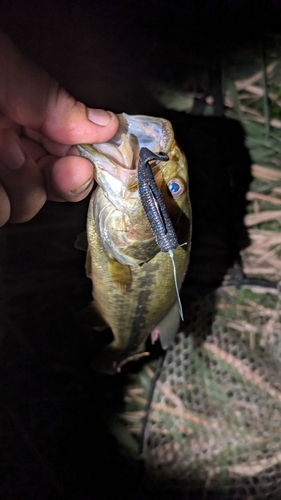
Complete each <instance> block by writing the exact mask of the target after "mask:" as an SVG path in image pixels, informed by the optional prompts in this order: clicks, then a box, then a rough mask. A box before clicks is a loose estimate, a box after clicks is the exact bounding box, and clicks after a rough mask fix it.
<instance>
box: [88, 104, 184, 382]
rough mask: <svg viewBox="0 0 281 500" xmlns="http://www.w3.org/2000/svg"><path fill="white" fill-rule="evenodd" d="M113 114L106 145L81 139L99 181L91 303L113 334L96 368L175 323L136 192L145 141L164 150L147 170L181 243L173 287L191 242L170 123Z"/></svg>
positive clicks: (116, 364)
mask: <svg viewBox="0 0 281 500" xmlns="http://www.w3.org/2000/svg"><path fill="white" fill-rule="evenodd" d="M119 120H120V132H119V134H117V137H115V138H114V139H113V140H112V141H110V143H109V144H108V143H107V144H103V145H93V146H89V145H81V146H79V150H80V153H81V154H82V155H83V156H85V157H86V158H88V159H90V160H91V161H92V163H93V165H94V176H95V179H96V181H97V183H98V187H97V188H96V189H95V190H94V192H93V194H92V197H91V200H90V204H89V210H88V217H87V240H88V250H87V260H86V272H87V276H88V277H89V278H90V279H91V280H92V282H93V298H94V302H93V308H94V309H95V311H96V313H97V314H98V315H99V317H100V318H101V319H102V320H103V322H104V324H105V325H108V326H109V327H110V329H111V331H112V333H113V336H114V340H113V341H112V342H111V343H110V344H109V345H107V346H105V347H103V348H100V349H98V350H97V352H96V353H95V359H94V364H95V366H96V368H97V369H98V370H100V371H103V372H106V373H114V372H116V371H117V370H118V369H119V368H120V366H122V364H124V363H125V362H126V361H128V360H130V359H133V358H136V357H138V355H139V354H141V353H143V352H144V350H145V342H146V340H147V338H148V336H149V335H150V334H152V337H153V339H156V338H157V337H158V335H160V337H161V335H162V344H165V343H166V340H165V339H166V338H167V337H169V336H171V335H173V334H174V333H175V331H173V330H177V329H178V325H179V313H178V304H177V295H176V289H175V282H174V275H173V266H172V261H171V258H170V256H169V254H168V253H166V252H161V251H160V249H159V247H158V246H157V244H156V242H155V239H154V237H153V234H152V232H151V229H150V226H149V223H148V220H147V217H146V215H145V213H144V211H143V208H142V205H141V201H140V198H139V193H138V185H137V160H138V152H139V149H140V147H142V145H143V144H145V146H146V147H148V148H149V149H151V150H153V151H154V152H159V151H164V152H166V153H167V154H168V155H169V161H168V162H167V163H164V162H162V163H159V164H158V165H156V164H155V165H153V166H152V169H153V173H154V177H155V180H156V182H157V184H158V187H159V188H160V190H161V193H162V195H163V198H164V201H165V204H166V207H167V209H168V213H169V215H170V218H171V220H172V222H173V225H174V228H175V231H176V234H177V238H178V241H179V244H183V243H187V245H184V246H182V247H180V246H179V247H178V248H176V249H175V250H174V251H173V253H174V260H175V264H176V270H177V281H178V286H179V287H180V286H181V283H182V281H183V279H184V276H185V273H186V271H187V267H188V262H189V251H190V241H191V208H190V200H189V193H188V171H187V163H186V159H185V156H184V154H183V153H182V152H181V150H180V149H179V146H178V145H177V143H176V141H175V140H174V137H173V130H172V127H171V124H170V123H169V122H168V121H166V120H164V119H161V118H152V117H143V116H134V117H131V116H128V115H125V114H123V115H121V116H120V117H119ZM171 182H172V183H173V186H175V185H176V187H177V186H179V187H180V189H179V190H178V193H177V196H173V195H172V194H171V192H170V190H169V186H170V185H171ZM159 324H160V325H159ZM93 326H94V325H93ZM167 330H170V332H169V331H167ZM163 332H164V333H163Z"/></svg>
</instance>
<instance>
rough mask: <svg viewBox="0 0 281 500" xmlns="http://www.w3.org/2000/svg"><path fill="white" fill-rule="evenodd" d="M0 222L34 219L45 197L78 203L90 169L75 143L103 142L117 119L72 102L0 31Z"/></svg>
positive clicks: (84, 192) (88, 185)
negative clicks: (79, 154)
mask: <svg viewBox="0 0 281 500" xmlns="http://www.w3.org/2000/svg"><path fill="white" fill-rule="evenodd" d="M0 68H1V72H0V226H3V225H4V224H5V223H6V222H8V221H9V222H25V221H28V220H30V219H31V218H32V217H34V216H35V215H36V214H37V213H38V212H39V210H40V209H41V208H42V206H43V205H44V203H45V201H46V199H49V200H53V201H80V200H82V199H83V198H85V196H87V194H88V193H89V192H90V190H91V188H92V185H93V169H92V166H91V164H90V162H89V161H88V160H86V159H85V158H81V157H80V156H78V151H77V148H76V147H75V144H79V143H98V142H104V141H107V140H109V139H110V138H111V137H113V136H114V134H115V133H116V131H117V128H118V119H117V117H116V116H115V115H114V114H113V113H111V112H107V111H104V110H100V109H90V108H87V107H86V106H85V105H84V104H82V103H81V102H77V101H76V100H75V99H74V98H73V97H72V96H70V95H69V94H68V93H67V92H66V91H65V90H64V89H62V88H61V87H60V86H59V84H58V83H57V82H56V81H55V80H53V79H52V78H51V77H50V76H49V75H48V74H47V73H46V72H45V71H43V70H42V69H40V68H38V67H36V66H35V65H34V64H33V63H32V62H31V61H29V60H28V59H27V58H25V57H24V56H23V55H22V54H21V53H20V52H19V51H18V50H17V49H16V47H15V46H14V45H13V44H12V43H11V41H10V40H9V38H8V37H7V36H6V35H5V34H4V33H2V32H0Z"/></svg>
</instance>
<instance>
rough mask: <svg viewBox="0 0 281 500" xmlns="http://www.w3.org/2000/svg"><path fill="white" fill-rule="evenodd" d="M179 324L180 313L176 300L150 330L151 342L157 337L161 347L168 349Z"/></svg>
mask: <svg viewBox="0 0 281 500" xmlns="http://www.w3.org/2000/svg"><path fill="white" fill-rule="evenodd" d="M179 325H180V315H179V308H178V303H177V302H176V303H175V304H174V305H173V306H172V307H171V309H170V310H169V312H168V314H166V316H165V317H164V318H163V319H162V320H161V321H160V323H158V325H157V326H155V328H153V330H152V332H151V340H152V343H154V342H155V341H156V340H157V339H158V338H159V340H160V343H161V346H162V348H163V349H168V347H169V346H170V345H171V343H172V342H173V340H174V338H175V336H176V334H177V332H178V329H179Z"/></svg>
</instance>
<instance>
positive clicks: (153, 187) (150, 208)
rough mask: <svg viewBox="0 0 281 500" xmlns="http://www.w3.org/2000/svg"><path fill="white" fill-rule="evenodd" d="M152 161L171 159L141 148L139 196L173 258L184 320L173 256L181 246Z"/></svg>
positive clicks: (156, 235)
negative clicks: (152, 166)
mask: <svg viewBox="0 0 281 500" xmlns="http://www.w3.org/2000/svg"><path fill="white" fill-rule="evenodd" d="M152 160H156V161H157V160H158V161H168V160H169V157H168V155H166V153H162V152H160V153H152V151H150V150H149V149H147V148H141V150H140V156H139V163H138V187H139V194H140V199H141V203H142V206H143V209H144V212H145V214H146V216H147V218H148V222H149V224H150V227H151V230H152V232H153V236H154V238H155V240H156V243H157V245H158V246H159V247H160V249H161V251H162V252H168V253H169V255H170V257H171V260H172V264H173V272H174V280H175V287H176V292H177V297H178V302H179V313H180V317H181V319H182V320H183V311H182V305H181V300H180V295H179V288H178V283H177V272H176V265H175V260H174V254H173V250H174V249H175V248H177V247H179V246H180V245H179V243H178V240H177V236H176V233H175V230H174V227H173V224H172V221H171V219H170V217H169V214H168V211H167V208H166V205H165V202H164V200H163V197H162V194H161V192H160V189H159V188H158V186H157V184H156V181H155V179H154V176H153V173H152V170H151V166H150V165H149V162H150V161H152Z"/></svg>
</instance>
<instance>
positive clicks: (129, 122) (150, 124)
mask: <svg viewBox="0 0 281 500" xmlns="http://www.w3.org/2000/svg"><path fill="white" fill-rule="evenodd" d="M117 116H118V119H119V123H120V125H119V128H118V131H117V133H116V134H115V136H114V137H113V138H112V139H111V140H110V141H108V142H106V143H102V144H93V145H87V144H82V145H80V146H78V149H79V152H80V153H81V155H82V156H84V157H85V158H88V159H89V160H91V162H93V163H94V177H95V180H96V182H97V183H98V184H99V186H101V187H104V188H105V187H106V188H107V187H108V183H109V176H110V177H112V178H114V182H115V181H117V182H118V183H120V186H119V189H118V186H116V182H115V192H116V190H117V192H118V194H119V195H122V196H123V197H126V196H128V191H127V190H129V191H131V188H132V187H133V186H134V185H136V172H137V165H138V159H139V152H140V149H141V148H142V147H145V148H148V149H150V150H151V151H153V152H156V153H158V152H160V151H163V152H165V153H168V151H169V150H170V148H171V144H172V142H173V139H174V134H173V129H172V126H171V124H170V122H169V121H167V120H164V119H163V118H154V117H153V118H152V117H148V116H142V115H138V116H130V115H127V114H126V113H122V114H119V115H117ZM121 186H122V187H121ZM124 188H125V189H124Z"/></svg>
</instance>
